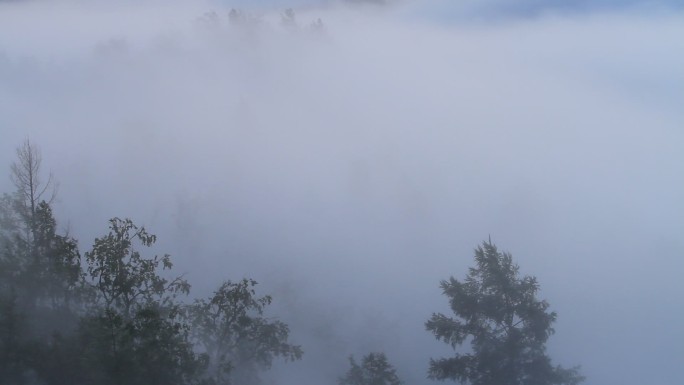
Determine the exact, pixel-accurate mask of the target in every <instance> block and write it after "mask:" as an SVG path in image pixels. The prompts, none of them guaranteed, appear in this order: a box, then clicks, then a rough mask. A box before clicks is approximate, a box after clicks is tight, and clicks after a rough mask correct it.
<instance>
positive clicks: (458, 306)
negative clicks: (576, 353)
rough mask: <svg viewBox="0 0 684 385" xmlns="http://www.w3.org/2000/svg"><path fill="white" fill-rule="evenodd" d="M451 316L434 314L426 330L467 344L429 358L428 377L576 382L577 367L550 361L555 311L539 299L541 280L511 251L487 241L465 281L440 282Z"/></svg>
mask: <svg viewBox="0 0 684 385" xmlns="http://www.w3.org/2000/svg"><path fill="white" fill-rule="evenodd" d="M441 287H442V290H443V292H444V295H446V296H447V297H448V299H449V304H450V306H451V309H452V310H453V312H454V315H455V317H451V316H447V315H444V314H441V313H434V314H433V315H432V317H431V318H430V319H429V320H428V321H427V322H426V324H425V326H426V328H427V330H428V331H430V332H432V333H433V334H434V335H435V337H436V338H437V339H438V340H441V341H444V342H446V343H447V344H449V345H451V346H452V347H453V348H454V349H456V348H457V347H459V346H460V345H463V344H466V343H468V344H470V347H471V349H470V350H469V351H465V352H458V353H456V354H455V355H454V356H453V357H448V358H439V359H431V360H430V369H429V377H430V378H432V379H437V380H454V381H457V382H460V383H463V384H472V385H502V384H506V385H531V384H534V385H555V384H558V385H561V384H562V385H575V384H578V383H580V382H581V381H582V380H583V377H582V376H580V375H579V374H578V368H577V367H575V368H571V369H564V368H562V367H560V366H553V365H552V364H551V359H550V358H549V357H548V356H547V354H546V346H545V344H546V341H547V339H548V338H549V336H550V335H551V334H553V332H554V329H553V328H552V325H553V323H554V321H555V320H556V313H555V312H551V311H549V310H548V308H549V304H548V302H546V301H545V300H539V299H538V298H537V292H538V291H539V284H538V283H537V279H536V278H535V277H532V276H522V277H521V276H520V273H519V267H518V265H517V264H515V263H513V258H512V256H511V254H510V253H505V252H500V251H499V250H498V249H497V247H496V246H495V245H494V244H493V243H492V242H491V241H489V242H483V243H482V245H481V246H478V247H477V249H475V267H471V268H470V269H469V272H468V274H467V276H466V278H465V280H463V281H459V280H457V279H455V278H454V277H451V278H449V280H445V281H442V282H441Z"/></svg>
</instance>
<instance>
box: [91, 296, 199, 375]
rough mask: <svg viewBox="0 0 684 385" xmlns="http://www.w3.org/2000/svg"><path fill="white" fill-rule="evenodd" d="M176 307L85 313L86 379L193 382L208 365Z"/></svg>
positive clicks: (150, 307) (149, 307)
mask: <svg viewBox="0 0 684 385" xmlns="http://www.w3.org/2000/svg"><path fill="white" fill-rule="evenodd" d="M188 333H189V326H188V325H187V324H185V323H183V322H182V321H181V319H180V317H179V314H178V312H177V310H176V309H171V310H170V311H169V310H167V309H161V308H159V307H156V306H153V305H152V306H148V307H144V308H138V309H136V311H135V314H134V315H133V316H132V317H130V318H128V317H124V316H123V315H122V314H121V313H118V312H117V311H116V310H113V309H107V310H105V311H104V312H103V313H101V314H97V315H92V316H88V317H84V318H83V320H82V321H81V326H80V328H79V335H78V342H79V345H80V346H81V348H82V349H83V351H84V353H83V356H82V357H83V360H84V365H83V367H84V369H85V370H84V375H83V378H82V380H83V383H84V384H126V385H129V384H130V385H137V384H140V385H145V384H170V385H173V384H178V385H182V384H192V383H195V382H194V381H195V379H196V378H198V377H199V376H200V374H201V373H202V372H203V370H204V368H205V367H206V359H205V358H204V357H201V356H197V355H196V354H195V353H194V351H193V347H192V344H191V343H190V341H189V339H188Z"/></svg>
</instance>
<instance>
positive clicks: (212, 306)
mask: <svg viewBox="0 0 684 385" xmlns="http://www.w3.org/2000/svg"><path fill="white" fill-rule="evenodd" d="M41 167H42V158H41V153H40V151H39V150H38V148H37V147H36V146H35V145H34V144H33V143H31V142H30V141H29V140H26V141H25V142H24V143H23V144H22V145H21V146H20V147H19V148H18V149H17V159H16V161H15V162H14V163H13V164H12V165H11V168H10V170H11V174H10V178H11V180H12V182H13V183H14V186H15V191H14V192H13V193H5V194H3V195H2V197H1V198H0V384H12V385H24V384H27V385H33V384H44V385H157V384H158V385H174V384H177V385H227V384H237V385H255V384H259V383H260V373H261V372H262V371H263V370H266V369H268V368H270V366H271V365H272V363H273V362H274V360H276V359H282V360H285V361H294V360H299V359H301V357H302V354H303V351H302V348H301V347H300V346H299V345H296V344H293V343H291V342H290V341H289V333H290V330H289V327H288V325H287V324H285V323H283V322H282V321H279V320H278V319H275V318H271V317H267V316H266V315H265V311H266V309H267V307H268V306H269V305H270V304H271V302H272V298H271V297H270V296H268V295H266V296H259V295H257V292H256V286H257V282H256V281H254V280H252V279H242V280H239V281H230V280H227V281H225V282H223V283H222V284H221V285H220V286H219V288H218V289H216V291H215V292H214V293H213V294H212V295H211V296H210V297H208V298H204V299H195V300H194V301H190V300H189V299H188V296H189V293H190V288H191V286H190V284H189V283H188V282H187V281H186V280H185V279H184V278H183V277H182V276H177V277H175V278H168V277H169V276H170V275H169V273H168V272H165V271H167V270H171V269H172V268H173V263H172V261H171V258H170V256H169V255H168V254H165V255H161V256H160V255H148V253H146V250H147V249H148V248H149V247H150V246H152V245H153V244H154V243H155V241H156V236H155V235H153V234H151V233H149V232H148V231H147V229H145V228H144V227H142V226H138V225H136V224H135V223H133V221H131V220H130V219H120V218H113V219H111V220H109V229H108V232H107V233H106V234H104V235H102V236H100V237H98V238H96V239H95V240H94V241H93V243H92V246H91V247H90V248H89V249H88V251H85V252H83V253H81V251H80V250H79V244H78V242H77V240H76V239H74V238H73V237H71V236H70V235H69V234H68V233H60V232H58V230H57V222H56V219H55V218H54V215H53V212H52V207H51V204H52V201H53V200H54V197H55V195H56V193H57V184H56V182H55V180H54V178H53V176H52V175H51V174H48V177H47V178H45V179H43V178H42V169H41ZM475 262H476V267H474V268H471V269H470V272H469V274H468V275H467V277H466V279H465V281H458V280H456V279H454V278H453V277H452V278H451V279H450V280H449V281H443V282H442V289H443V291H444V294H445V295H446V296H447V297H448V298H449V301H450V304H451V307H452V309H453V311H454V315H455V317H449V316H446V315H443V314H433V315H432V317H431V318H430V319H429V320H428V321H427V323H426V328H427V330H428V331H430V332H432V333H433V334H434V335H435V337H436V338H437V339H439V340H442V341H444V342H446V343H448V344H450V345H451V346H452V347H454V349H456V348H457V347H459V346H460V345H462V344H464V343H465V342H468V343H469V344H470V345H471V349H469V350H463V351H462V352H461V351H459V352H458V353H457V354H456V355H455V356H454V357H449V358H441V359H436V360H435V359H432V360H431V361H430V369H429V374H428V376H429V378H432V379H438V380H454V381H456V382H459V383H462V384H472V385H553V384H558V385H575V384H577V383H579V382H581V381H582V379H583V378H582V377H581V376H580V375H579V374H578V369H577V368H572V369H563V368H561V367H560V366H553V365H552V364H551V361H550V358H549V357H548V356H547V355H546V353H545V347H544V345H545V342H546V340H547V338H548V337H549V336H550V335H551V334H552V332H553V329H552V328H551V325H552V323H553V322H554V321H555V319H556V314H555V313H553V312H549V311H548V306H549V305H548V303H546V301H540V300H538V299H537V298H536V296H535V294H536V292H537V291H538V289H539V286H538V284H537V282H536V279H535V278H534V277H528V276H525V277H522V278H521V277H519V274H518V267H517V265H515V264H514V263H513V262H512V259H511V256H510V254H507V253H501V252H499V251H498V250H497V248H496V246H494V245H493V244H492V243H491V241H489V242H485V243H483V245H482V246H480V247H478V248H477V249H476V252H475ZM349 364H350V368H349V370H348V371H347V372H346V373H345V374H344V376H342V377H340V378H339V379H338V383H339V385H399V384H401V383H402V382H401V381H400V380H399V378H398V376H397V374H396V371H395V368H394V367H393V366H392V365H391V364H390V363H389V362H388V360H387V357H386V356H385V354H384V353H382V352H373V353H369V354H368V355H365V356H363V357H362V359H361V361H360V362H357V361H356V360H355V359H354V357H350V358H349Z"/></svg>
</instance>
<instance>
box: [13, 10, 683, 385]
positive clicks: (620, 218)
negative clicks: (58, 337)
mask: <svg viewBox="0 0 684 385" xmlns="http://www.w3.org/2000/svg"><path fill="white" fill-rule="evenodd" d="M438 3H440V2H432V4H438ZM441 3H442V4H443V2H441ZM529 3H530V4H533V3H535V2H529ZM425 4H426V5H416V3H411V2H406V3H400V4H396V5H394V6H390V7H369V6H351V5H349V4H346V5H340V4H332V3H326V4H325V5H322V6H313V5H311V4H308V5H307V6H306V7H302V8H296V9H295V12H296V25H294V26H292V25H287V24H283V23H282V20H281V13H282V12H283V9H282V8H284V6H283V7H281V5H280V4H276V5H275V6H273V8H271V7H270V6H263V7H259V8H257V7H254V8H251V9H246V10H245V11H244V14H243V17H244V23H241V24H240V23H238V24H240V25H236V24H235V23H233V24H231V23H230V18H229V9H230V8H229V6H230V5H224V4H221V3H206V4H186V3H178V4H175V5H172V6H164V7H161V6H159V5H155V4H154V3H146V4H143V5H133V4H128V5H121V4H108V3H103V2H101V3H89V4H85V3H79V2H71V3H57V4H50V5H48V4H44V3H41V2H29V3H4V4H0V137H2V140H1V141H0V162H2V163H3V164H7V165H8V164H9V163H10V162H11V161H12V159H13V156H14V152H13V149H14V148H15V147H16V146H17V145H18V144H19V143H21V141H22V140H23V139H24V137H26V136H27V135H29V136H30V137H31V138H32V140H34V141H36V142H37V143H39V145H40V146H41V148H42V150H43V156H44V159H45V164H46V166H48V167H49V168H51V169H52V171H53V172H54V173H55V175H56V176H57V177H58V179H59V180H60V183H61V189H60V202H59V204H58V206H57V212H58V214H59V218H61V219H62V225H63V226H67V225H68V226H69V227H70V229H71V231H72V232H73V233H74V235H76V236H77V237H78V238H79V239H80V240H81V242H82V244H81V247H82V249H86V248H87V246H88V244H87V240H89V239H92V238H94V237H95V236H97V235H99V234H100V233H102V232H104V230H105V225H106V219H107V218H109V217H112V216H122V217H124V216H130V217H133V218H134V219H135V220H136V221H138V222H141V223H144V224H145V225H146V226H148V228H149V229H150V230H152V231H153V232H156V233H157V234H158V235H159V239H160V242H159V248H160V249H161V250H162V251H164V252H169V253H172V254H173V256H174V257H175V261H176V265H177V266H178V269H179V270H180V271H187V272H188V278H189V279H190V281H191V282H193V283H194V286H195V293H196V294H197V295H204V294H205V293H208V292H210V291H211V290H212V289H213V288H214V287H215V286H216V285H218V283H219V282H220V281H221V280H222V279H225V278H233V279H236V278H241V277H242V276H253V277H255V278H256V279H257V280H259V281H261V282H262V283H263V286H264V288H263V289H264V290H265V291H267V292H271V293H272V294H273V295H274V298H275V302H276V304H278V305H276V307H277V309H276V314H277V315H278V316H280V317H281V318H283V319H284V320H285V321H286V322H288V323H290V325H291V327H292V329H293V341H296V342H298V343H301V344H303V347H304V350H305V352H306V356H305V359H304V360H303V361H302V362H299V363H295V364H289V365H287V366H283V367H277V368H275V370H274V372H273V373H272V376H273V378H277V379H278V381H277V383H279V384H295V383H301V382H309V383H314V382H318V383H334V382H335V380H336V377H337V376H338V375H339V374H341V373H342V371H343V368H344V366H345V365H346V361H345V357H346V356H347V355H349V354H351V353H354V354H357V355H358V354H362V353H365V352H367V351H369V350H385V351H387V352H388V356H389V358H390V360H391V361H392V362H394V363H396V364H397V366H398V367H399V368H400V369H399V374H400V376H401V377H402V378H403V379H404V380H405V382H406V383H428V381H427V380H425V379H424V377H425V373H426V368H427V361H428V359H429V357H437V356H440V355H444V354H447V353H448V350H446V349H445V347H443V346H441V344H440V343H438V342H436V341H434V339H433V338H432V337H431V336H430V335H429V334H428V333H426V332H424V331H423V322H424V321H425V320H426V319H427V318H428V317H429V315H430V314H431V313H432V312H434V311H446V310H447V304H446V301H445V298H443V296H442V295H441V293H440V292H439V289H438V281H439V280H440V279H444V278H448V276H449V275H454V276H456V277H462V276H464V274H465V272H466V268H467V266H468V265H470V263H471V258H472V248H473V247H474V246H475V245H477V244H478V243H479V242H480V241H481V240H482V239H485V238H486V237H487V236H488V235H490V234H491V236H492V239H493V241H494V242H495V243H497V244H498V245H499V246H500V247H502V248H504V249H506V250H509V251H511V252H512V254H513V256H514V258H515V259H516V260H517V261H518V263H519V264H520V265H521V267H522V271H523V272H524V273H527V274H532V275H536V276H537V277H538V279H539V281H540V284H541V287H542V296H543V297H545V298H547V299H548V300H549V302H550V303H551V305H552V308H553V309H554V310H556V311H557V312H558V313H559V322H558V323H557V325H556V330H557V334H556V335H555V336H554V337H552V339H551V344H550V346H549V348H550V350H551V353H552V356H553V357H554V358H555V359H556V360H557V361H558V362H559V363H561V364H563V365H574V364H582V365H583V372H584V374H586V375H587V376H588V380H587V382H586V384H587V385H596V384H603V383H622V384H626V385H631V384H635V385H636V384H643V383H652V384H663V385H675V384H680V383H682V380H684V378H682V374H681V370H680V364H681V360H682V358H684V347H683V345H682V344H681V343H679V342H680V341H682V340H683V339H684V334H683V332H682V329H681V327H679V325H682V324H684V311H682V298H681V293H682V292H684V284H683V283H682V282H683V281H682V280H681V279H680V277H679V275H680V274H679V273H680V272H681V271H682V269H683V268H684V260H683V259H682V255H683V252H684V242H683V241H682V230H683V229H684V219H683V218H684V200H683V199H682V197H684V173H683V172H682V164H684V155H682V151H681V149H682V143H684V132H683V131H682V130H681V126H682V122H684V111H683V110H682V108H681V106H682V103H683V102H684V73H682V71H681V68H684V41H682V39H681V38H679V37H680V36H684V27H683V26H684V23H683V21H684V14H683V13H682V12H680V11H675V10H672V9H669V8H668V12H664V11H662V8H660V10H654V11H652V12H647V13H638V12H633V11H631V10H620V11H601V12H589V11H588V12H583V13H579V14H578V13H572V14H563V13H554V14H549V15H545V16H540V17H536V18H511V19H503V20H502V19H498V20H496V21H493V22H488V21H486V20H485V21H479V22H471V21H470V19H469V18H470V17H471V16H469V15H471V14H470V13H468V12H463V13H458V12H461V11H455V12H457V13H456V14H457V15H462V16H463V17H454V18H451V19H450V21H449V22H448V23H445V22H444V19H443V18H435V17H426V15H439V14H441V13H440V12H436V13H435V12H434V10H439V9H440V8H438V7H435V8H431V7H433V5H431V4H430V2H426V3H425ZM491 4H496V3H491ZM440 6H442V5H440ZM212 10H213V11H215V12H216V16H217V18H216V19H213V18H212V16H211V14H207V12H211V11H212ZM428 11H429V12H428ZM430 12H433V13H430ZM319 18H320V19H321V20H322V22H323V28H318V27H317V26H316V25H315V24H314V23H315V22H316V21H317V20H318V19H319ZM485 19H486V18H485ZM464 20H465V21H464ZM0 187H2V188H3V190H2V191H9V190H10V186H9V180H7V179H6V178H5V179H3V180H2V181H0ZM274 381H275V380H274ZM274 383H275V382H274Z"/></svg>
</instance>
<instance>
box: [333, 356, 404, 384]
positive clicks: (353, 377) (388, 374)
mask: <svg viewBox="0 0 684 385" xmlns="http://www.w3.org/2000/svg"><path fill="white" fill-rule="evenodd" d="M349 364H350V366H351V367H350V368H349V370H348V371H347V373H346V374H345V375H344V377H341V378H340V379H339V381H338V384H339V385H401V383H402V382H401V381H400V380H399V377H397V374H396V370H395V369H394V367H393V366H392V365H391V364H390V363H389V362H388V361H387V357H386V356H385V353H369V354H367V355H365V356H363V358H362V359H361V365H359V364H358V363H357V362H356V360H355V359H354V357H353V356H351V357H349Z"/></svg>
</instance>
